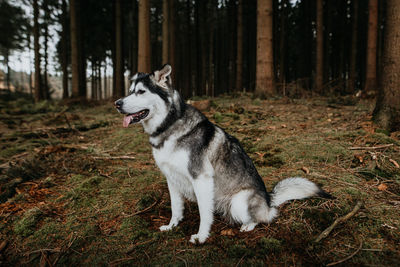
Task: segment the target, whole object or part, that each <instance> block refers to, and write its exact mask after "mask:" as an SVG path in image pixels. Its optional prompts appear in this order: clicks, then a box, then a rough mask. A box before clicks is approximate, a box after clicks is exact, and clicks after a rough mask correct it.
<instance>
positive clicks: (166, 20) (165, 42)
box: [162, 0, 171, 64]
mask: <svg viewBox="0 0 400 267" xmlns="http://www.w3.org/2000/svg"><path fill="white" fill-rule="evenodd" d="M170 2H171V0H164V1H163V21H162V64H166V63H169V44H170V42H169V24H170V17H169V11H170V8H169V3H170Z"/></svg>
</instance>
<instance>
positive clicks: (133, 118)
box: [122, 109, 149, 128]
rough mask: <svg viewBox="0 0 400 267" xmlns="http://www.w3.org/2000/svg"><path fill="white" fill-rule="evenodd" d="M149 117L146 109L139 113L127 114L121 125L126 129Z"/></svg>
mask: <svg viewBox="0 0 400 267" xmlns="http://www.w3.org/2000/svg"><path fill="white" fill-rule="evenodd" d="M147 115H149V110H148V109H143V110H141V111H139V112H136V113H132V114H128V115H126V116H125V117H124V120H123V122H122V125H123V126H124V127H125V128H126V127H128V126H129V124H131V123H137V122H139V121H141V120H143V119H144V118H146V117H147Z"/></svg>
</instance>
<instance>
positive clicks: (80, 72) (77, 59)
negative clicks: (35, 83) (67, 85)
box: [70, 0, 86, 98]
mask: <svg viewBox="0 0 400 267" xmlns="http://www.w3.org/2000/svg"><path fill="white" fill-rule="evenodd" d="M79 9H80V6H79V0H70V20H71V69H72V82H71V86H72V97H74V98H76V97H86V70H85V65H86V64H85V62H84V59H83V51H82V43H81V29H80V14H79Z"/></svg>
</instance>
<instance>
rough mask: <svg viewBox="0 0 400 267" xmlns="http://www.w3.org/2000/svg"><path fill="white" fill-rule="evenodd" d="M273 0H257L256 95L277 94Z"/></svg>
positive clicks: (262, 96) (267, 95) (263, 96)
mask: <svg viewBox="0 0 400 267" xmlns="http://www.w3.org/2000/svg"><path fill="white" fill-rule="evenodd" d="M272 2H273V1H272V0H258V1H257V65H256V90H255V95H256V96H258V97H261V98H265V97H269V96H272V95H274V94H275V84H274V62H273V47H272V46H273V42H272V32H273V31H272V30H273V27H272V26H273V25H272V12H273V11H272Z"/></svg>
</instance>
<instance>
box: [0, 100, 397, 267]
mask: <svg viewBox="0 0 400 267" xmlns="http://www.w3.org/2000/svg"><path fill="white" fill-rule="evenodd" d="M211 101H212V104H211V109H210V110H209V111H207V112H205V113H206V115H207V116H208V117H209V118H210V120H212V121H213V122H215V123H217V124H218V125H219V126H221V127H223V128H225V129H226V131H227V132H228V133H230V134H232V135H234V136H236V137H237V138H238V139H239V140H240V141H241V143H242V145H243V147H244V148H245V150H246V151H247V152H248V154H249V156H250V157H251V158H252V159H253V161H254V162H255V164H256V167H257V169H258V170H259V172H260V174H261V176H262V177H263V179H264V181H265V183H266V185H267V189H268V190H271V189H272V187H273V185H274V184H275V183H276V182H278V181H279V180H280V179H283V178H285V177H289V176H303V177H307V178H309V179H311V180H313V181H314V182H316V183H319V184H321V185H322V186H323V187H324V188H325V189H326V190H327V191H328V192H330V193H331V194H332V195H334V196H335V197H336V199H334V200H325V199H318V198H316V199H309V200H302V201H293V202H290V203H288V204H285V205H283V206H282V207H281V208H280V216H279V217H278V219H277V220H275V221H274V222H272V223H271V224H270V225H267V224H261V225H259V226H257V228H256V229H255V230H254V231H252V232H250V233H240V232H239V227H238V226H232V225H229V224H227V223H226V222H225V221H224V220H223V218H221V217H219V216H218V215H216V217H215V222H214V225H213V227H212V233H211V236H210V238H209V239H208V240H207V242H206V243H205V244H204V245H193V244H191V243H189V237H190V235H191V234H193V233H195V232H196V231H197V229H198V224H199V215H198V210H197V205H196V204H194V203H189V202H188V203H186V210H185V219H184V220H183V221H182V223H181V224H180V225H179V227H177V228H176V229H174V230H173V231H171V232H168V233H164V232H159V230H158V227H159V226H161V225H163V224H166V223H168V220H169V217H170V213H171V209H170V201H169V195H168V188H167V185H166V181H165V179H164V178H163V176H162V174H161V173H160V172H159V170H158V169H157V167H156V166H155V164H154V161H153V158H152V154H151V148H150V145H149V144H148V141H147V140H148V139H147V136H146V135H145V134H144V132H143V130H142V128H141V127H140V126H139V125H131V126H130V127H129V128H128V129H123V128H122V127H121V126H122V118H121V115H119V114H118V113H117V112H115V110H114V109H113V107H112V102H111V101H110V102H101V103H97V102H96V103H94V102H88V103H83V104H77V103H71V102H69V103H68V102H43V103H39V104H37V105H34V104H32V103H30V102H29V100H24V99H14V100H8V101H2V102H1V105H0V117H1V123H0V129H1V134H0V140H1V152H0V165H1V177H0V190H1V191H0V193H1V199H0V243H1V244H3V245H5V246H4V247H3V248H1V252H0V253H1V256H0V261H1V264H5V265H21V264H22V265H39V264H47V265H57V264H58V265H90V266H93V265H174V266H175V265H182V266H186V265H190V264H195V265H249V264H251V265H304V266H310V265H311V266H313V265H326V264H329V263H338V262H340V261H341V260H344V259H345V260H346V261H344V262H343V264H348V265H368V264H371V265H387V266H393V265H395V264H398V262H400V249H399V244H400V234H399V233H400V231H399V228H400V215H399V212H398V210H399V206H400V171H399V168H398V166H396V164H397V163H400V141H399V136H400V134H399V133H393V134H392V135H390V136H388V135H386V134H385V133H382V132H381V131H379V129H375V128H374V126H373V125H372V124H371V122H370V119H371V116H370V115H371V110H372V105H371V102H360V103H358V104H355V105H344V104H343V105H342V104H340V103H339V104H338V103H336V102H335V103H333V104H332V101H331V99H325V98H318V99H300V100H292V99H276V100H265V101H264V100H259V99H251V98H250V97H249V96H246V95H243V96H241V97H240V98H232V97H230V96H224V97H219V98H215V99H212V100H211ZM380 146H383V147H382V148H379V147H380ZM376 147H378V148H376ZM363 148H365V149H363ZM358 200H362V201H363V202H364V204H363V206H362V208H361V209H360V211H359V212H358V213H356V214H355V215H354V216H353V217H351V218H350V219H349V220H347V221H345V222H343V223H341V224H339V225H338V226H337V227H335V228H334V230H333V231H332V232H331V233H330V235H329V236H328V237H327V238H325V239H323V240H322V241H320V242H318V243H314V240H315V238H316V237H317V236H318V235H319V234H320V233H321V232H322V231H323V230H324V229H326V228H327V227H329V226H330V225H331V224H332V223H333V222H334V220H335V219H336V218H338V217H340V216H343V215H345V214H347V213H348V212H350V211H351V210H352V209H353V207H354V205H355V204H356V202H357V201H358ZM0 247H2V246H0ZM350 256H351V257H350Z"/></svg>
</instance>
